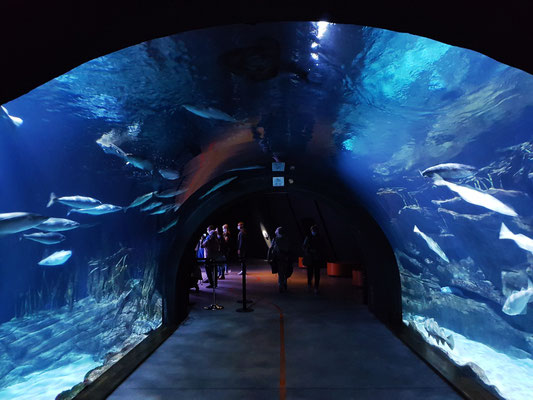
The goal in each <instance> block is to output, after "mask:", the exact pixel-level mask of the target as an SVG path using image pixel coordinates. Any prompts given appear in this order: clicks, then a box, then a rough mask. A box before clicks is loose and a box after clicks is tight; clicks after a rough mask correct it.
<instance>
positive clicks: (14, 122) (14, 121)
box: [0, 106, 23, 128]
mask: <svg viewBox="0 0 533 400" xmlns="http://www.w3.org/2000/svg"><path fill="white" fill-rule="evenodd" d="M0 107H1V108H2V109H1V111H0V119H3V120H5V121H7V122H8V123H10V124H11V126H13V127H15V128H18V127H19V126H21V125H22V122H23V121H22V118H19V117H14V116H13V115H9V112H8V111H7V109H6V108H5V107H4V106H0Z"/></svg>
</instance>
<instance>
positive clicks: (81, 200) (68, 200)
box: [46, 192, 102, 208]
mask: <svg viewBox="0 0 533 400" xmlns="http://www.w3.org/2000/svg"><path fill="white" fill-rule="evenodd" d="M55 203H61V204H64V205H66V206H69V207H72V208H89V207H96V206H99V205H100V204H102V202H101V201H100V200H96V199H93V198H92V197H85V196H64V197H57V196H56V194H55V193H53V192H52V193H50V200H49V201H48V204H47V205H46V207H50V206H52V205H53V204H55Z"/></svg>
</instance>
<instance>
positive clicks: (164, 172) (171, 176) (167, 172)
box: [159, 168, 180, 181]
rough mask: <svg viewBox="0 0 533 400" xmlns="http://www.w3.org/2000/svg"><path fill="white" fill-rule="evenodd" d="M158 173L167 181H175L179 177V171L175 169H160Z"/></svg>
mask: <svg viewBox="0 0 533 400" xmlns="http://www.w3.org/2000/svg"><path fill="white" fill-rule="evenodd" d="M159 174H160V175H161V176H162V177H163V178H165V179H168V180H169V181H175V180H176V179H178V178H179V177H180V173H179V172H178V171H175V170H173V169H168V168H167V169H160V170H159Z"/></svg>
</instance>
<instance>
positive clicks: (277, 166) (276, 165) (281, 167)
mask: <svg viewBox="0 0 533 400" xmlns="http://www.w3.org/2000/svg"><path fill="white" fill-rule="evenodd" d="M272 171H274V172H283V171H285V163H284V162H273V163H272Z"/></svg>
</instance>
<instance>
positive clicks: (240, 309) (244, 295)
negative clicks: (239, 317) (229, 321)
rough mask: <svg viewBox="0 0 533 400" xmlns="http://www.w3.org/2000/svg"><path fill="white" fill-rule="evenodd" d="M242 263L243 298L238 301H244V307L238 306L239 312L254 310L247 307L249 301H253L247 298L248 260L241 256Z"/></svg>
mask: <svg viewBox="0 0 533 400" xmlns="http://www.w3.org/2000/svg"><path fill="white" fill-rule="evenodd" d="M241 265H242V300H240V301H238V303H240V302H241V301H242V308H237V310H236V311H237V312H252V311H253V309H251V308H248V307H246V304H247V303H251V301H250V300H246V260H245V259H244V258H241Z"/></svg>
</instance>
